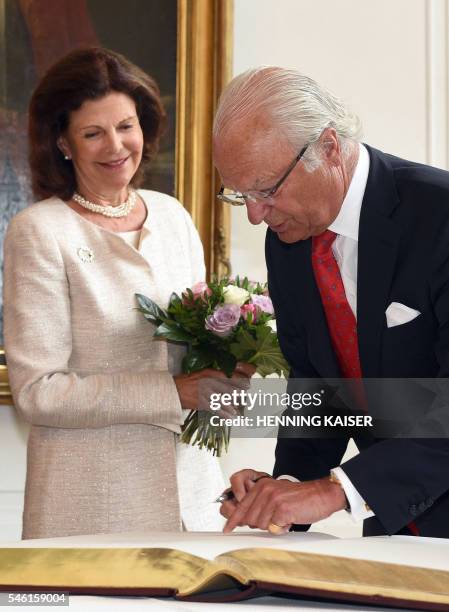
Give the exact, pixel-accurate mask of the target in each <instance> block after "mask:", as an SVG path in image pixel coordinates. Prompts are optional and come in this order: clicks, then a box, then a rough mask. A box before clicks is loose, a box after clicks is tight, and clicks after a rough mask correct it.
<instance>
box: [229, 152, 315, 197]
mask: <svg viewBox="0 0 449 612" xmlns="http://www.w3.org/2000/svg"><path fill="white" fill-rule="evenodd" d="M308 146H309V145H306V146H305V147H303V148H302V149H301V151H300V152H299V153H298V155H297V156H296V157H295V159H294V160H293V161H292V163H291V164H290V165H289V167H288V168H287V171H286V172H285V174H284V175H283V176H282V177H281V178H280V179H279V180H278V182H277V183H276V185H274V187H271V189H263V190H262V191H247V192H246V193H240V191H232V189H228V188H227V187H225V186H224V185H222V186H221V189H220V191H219V192H218V194H217V198H219V199H220V200H223V202H227V203H228V204H232V206H244V205H245V204H247V203H248V202H260V203H261V204H265V205H267V206H273V205H274V204H275V200H274V198H273V196H274V195H275V193H276V192H277V190H278V189H279V187H280V186H281V185H282V183H283V182H284V181H286V180H287V178H288V176H289V175H290V173H291V172H292V170H293V168H294V167H295V166H296V164H297V163H298V162H299V160H300V159H301V157H302V156H303V155H304V153H305V152H306V150H307V147H308Z"/></svg>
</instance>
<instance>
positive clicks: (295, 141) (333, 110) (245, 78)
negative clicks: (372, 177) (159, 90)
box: [213, 66, 362, 170]
mask: <svg viewBox="0 0 449 612" xmlns="http://www.w3.org/2000/svg"><path fill="white" fill-rule="evenodd" d="M261 115H266V116H267V117H268V118H269V119H270V120H272V121H273V127H274V128H275V129H276V128H277V129H278V130H279V132H280V134H282V135H284V136H285V137H286V138H287V139H288V141H289V142H290V143H291V144H292V146H293V147H294V148H296V149H297V150H298V151H299V149H300V148H301V147H303V146H305V145H306V144H309V143H316V142H317V141H318V139H319V137H320V135H321V133H322V132H323V130H324V129H326V128H334V129H335V131H336V133H337V135H338V138H339V141H340V146H341V148H342V152H343V155H345V154H346V152H347V151H348V150H349V145H350V142H351V141H352V142H355V141H359V140H360V138H361V131H362V130H361V122H360V119H359V118H358V117H357V115H355V114H353V113H352V112H350V110H349V109H348V108H347V107H346V105H345V104H344V103H343V102H342V101H341V100H340V99H339V98H337V97H336V96H334V95H333V94H331V93H330V92H329V91H327V90H326V89H325V88H323V87H321V86H320V85H318V83H317V82H316V81H314V80H313V79H311V78H309V77H307V76H305V75H303V74H301V73H299V72H298V71H296V70H293V69H288V68H279V67H275V66H262V67H259V68H252V69H250V70H247V71H246V72H243V73H242V74H240V75H238V76H236V77H235V78H234V79H232V81H231V82H230V83H229V84H228V85H227V87H226V88H225V89H224V91H223V93H222V95H221V98H220V101H219V104H218V109H217V113H216V115H215V121H214V128H213V134H214V138H217V139H219V138H220V135H221V134H222V133H223V132H224V131H225V130H226V129H227V128H229V127H230V126H232V125H236V124H238V123H240V122H241V121H244V120H245V119H250V118H251V117H256V116H261ZM320 157H321V156H320V151H319V149H318V147H317V145H316V144H315V146H313V144H312V146H310V147H309V149H308V151H307V155H306V161H307V162H308V164H306V167H307V166H308V169H309V170H312V169H314V168H315V167H316V166H317V165H318V164H319V161H320Z"/></svg>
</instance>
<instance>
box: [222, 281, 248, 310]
mask: <svg viewBox="0 0 449 612" xmlns="http://www.w3.org/2000/svg"><path fill="white" fill-rule="evenodd" d="M223 297H224V303H225V304H236V305H237V306H243V304H244V303H245V302H246V301H247V300H248V299H249V292H248V291H247V290H246V289H242V288H241V287H236V286H235V285H228V286H227V287H225V288H224V289H223Z"/></svg>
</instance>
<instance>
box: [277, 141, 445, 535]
mask: <svg viewBox="0 0 449 612" xmlns="http://www.w3.org/2000/svg"><path fill="white" fill-rule="evenodd" d="M367 148H368V152H369V155H370V170H369V176H368V182H367V186H366V190H365V196H364V199H363V204H362V209H361V216H360V226H359V245H358V280H357V330H358V340H359V353H360V362H361V368H362V374H363V376H364V377H367V378H383V377H385V378H387V377H388V378H396V377H397V378H435V377H444V378H446V377H449V172H445V171H443V170H438V169H435V168H431V167H429V166H424V165H420V164H416V163H412V162H409V161H406V160H403V159H399V158H397V157H393V156H391V155H387V154H384V153H382V152H381V151H377V150H376V149H372V148H371V147H367ZM266 260H267V267H268V278H269V289H270V295H271V297H272V299H273V302H274V306H275V310H276V315H277V324H278V333H279V339H280V343H281V348H282V350H283V352H284V354H285V356H286V358H287V360H288V361H289V364H290V366H291V377H295V378H303V377H305V378H316V377H319V378H320V377H331V378H332V377H339V376H340V371H339V367H338V363H337V360H336V357H335V354H334V351H333V348H332V345H331V342H330V338H329V333H328V328H327V323H326V318H325V314H324V311H323V308H322V304H321V299H320V295H319V292H318V288H317V286H316V283H315V279H314V275H313V269H312V264H311V240H304V241H299V242H296V243H294V244H284V243H282V242H281V241H280V240H279V239H278V237H277V236H276V234H275V233H273V232H272V231H271V230H268V232H267V237H266ZM391 302H400V303H402V304H405V305H407V306H409V307H411V308H414V309H416V310H418V311H420V313H421V314H420V316H418V317H417V318H415V319H414V320H413V321H410V322H409V323H406V324H404V325H399V326H396V327H392V328H387V325H386V317H385V311H386V309H387V307H388V306H389V304H390V303H391ZM447 414H449V405H448V407H447ZM355 441H356V443H357V445H358V447H359V450H360V453H359V454H358V455H357V456H356V457H354V458H352V459H350V460H349V461H347V462H345V463H344V465H343V469H344V470H345V472H346V474H347V475H348V477H349V478H350V479H351V481H352V483H353V484H354V486H355V487H356V489H357V490H358V491H359V492H360V494H361V495H362V496H363V498H364V499H365V500H366V502H367V503H368V504H369V506H370V507H371V508H372V509H373V511H374V513H375V515H376V516H375V517H374V518H370V519H368V520H366V521H365V524H364V535H378V534H385V533H387V534H395V533H409V532H408V530H407V527H406V526H407V524H408V523H410V521H414V522H415V524H416V525H417V527H418V529H419V532H420V535H422V536H434V537H449V440H448V439H445V438H441V439H422V438H421V439H419V438H415V439H382V440H379V439H374V438H372V437H370V436H360V437H359V438H355ZM347 442H348V440H347V439H346V438H344V437H343V438H339V439H297V438H296V439H295V438H279V439H278V444H277V448H276V464H275V469H274V475H275V476H278V475H280V474H292V475H294V476H296V477H297V478H299V479H300V480H310V479H315V478H320V477H323V476H325V475H326V474H328V473H329V470H330V469H331V468H333V467H336V466H338V465H339V464H340V461H341V459H342V456H343V454H344V452H345V449H346V446H347Z"/></svg>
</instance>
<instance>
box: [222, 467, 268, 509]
mask: <svg viewBox="0 0 449 612" xmlns="http://www.w3.org/2000/svg"><path fill="white" fill-rule="evenodd" d="M262 478H272V477H271V476H270V474H262V476H258V477H257V478H253V482H257V481H258V480H261V479H262ZM231 499H235V495H234V491H233V490H232V489H227V490H226V491H223V493H222V494H221V495H219V496H218V497H217V499H214V504H222V503H223V502H225V501H229V500H231Z"/></svg>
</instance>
